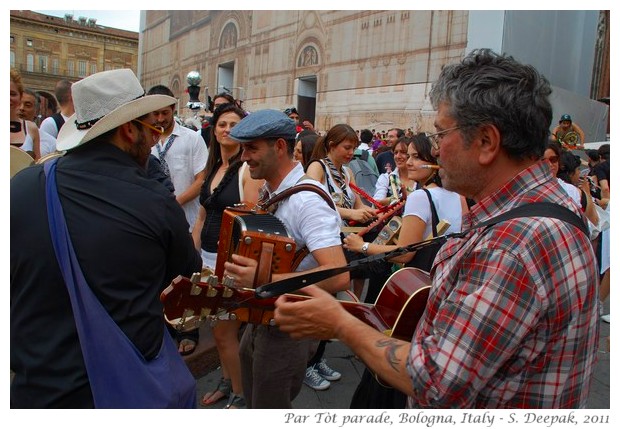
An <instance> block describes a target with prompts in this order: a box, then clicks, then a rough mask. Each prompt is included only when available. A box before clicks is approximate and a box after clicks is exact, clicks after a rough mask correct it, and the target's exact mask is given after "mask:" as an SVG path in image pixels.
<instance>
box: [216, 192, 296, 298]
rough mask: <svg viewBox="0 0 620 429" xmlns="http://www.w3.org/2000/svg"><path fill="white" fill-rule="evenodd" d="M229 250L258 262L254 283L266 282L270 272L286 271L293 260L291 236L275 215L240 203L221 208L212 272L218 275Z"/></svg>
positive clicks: (289, 269) (291, 266) (227, 259)
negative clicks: (215, 257)
mask: <svg viewBox="0 0 620 429" xmlns="http://www.w3.org/2000/svg"><path fill="white" fill-rule="evenodd" d="M233 254H237V255H242V256H246V257H248V258H252V259H254V260H256V261H257V262H258V267H257V269H256V276H255V277H254V285H253V286H254V287H257V286H260V285H263V284H266V283H269V281H270V279H271V274H272V273H289V272H291V271H292V268H293V263H294V260H295V240H293V238H292V237H291V236H290V235H289V233H288V231H287V230H286V227H285V226H284V224H283V223H282V221H280V219H278V218H277V217H276V216H274V215H272V214H270V213H268V212H265V211H262V210H260V209H258V208H257V207H256V206H249V205H247V204H246V203H241V204H238V205H235V206H233V207H228V208H227V209H226V210H224V214H223V216H222V226H221V229H220V237H219V241H218V247H217V263H216V266H215V275H216V276H217V277H218V279H220V280H221V279H222V278H223V275H224V262H226V261H231V256H232V255H233Z"/></svg>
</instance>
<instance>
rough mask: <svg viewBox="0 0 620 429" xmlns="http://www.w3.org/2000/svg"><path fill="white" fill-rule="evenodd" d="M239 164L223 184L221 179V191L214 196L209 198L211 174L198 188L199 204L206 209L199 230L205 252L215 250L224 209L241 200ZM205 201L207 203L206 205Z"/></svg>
mask: <svg viewBox="0 0 620 429" xmlns="http://www.w3.org/2000/svg"><path fill="white" fill-rule="evenodd" d="M239 166H240V164H237V165H236V167H237V171H236V172H235V173H234V175H233V176H232V177H231V178H230V180H227V181H226V183H225V184H224V179H222V181H221V182H220V184H219V185H218V186H222V185H223V186H224V187H223V188H222V189H221V191H219V190H218V191H217V195H215V197H213V198H210V197H211V182H212V181H213V175H211V177H209V178H207V180H205V182H204V184H203V185H202V189H201V190H200V204H201V205H202V206H203V207H204V208H205V210H206V211H207V217H206V219H205V223H204V225H203V227H202V231H201V232H200V242H201V247H202V249H203V250H204V251H206V252H210V253H216V252H217V241H218V240H219V238H220V226H221V224H222V215H223V214H224V209H226V207H230V206H232V205H234V204H237V203H239V202H240V200H241V196H240V195H239V169H238V167H239ZM216 189H217V188H216ZM205 203H206V204H207V205H206V206H205Z"/></svg>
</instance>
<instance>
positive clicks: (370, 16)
mask: <svg viewBox="0 0 620 429" xmlns="http://www.w3.org/2000/svg"><path fill="white" fill-rule="evenodd" d="M143 19H144V21H143V27H142V28H141V33H142V42H141V43H142V44H141V47H140V62H141V64H140V67H139V68H140V73H141V80H142V82H143V85H144V87H145V89H148V88H150V87H151V86H153V85H156V84H163V85H166V86H169V87H170V88H171V89H172V91H173V92H174V94H175V96H177V97H178V98H179V112H180V116H189V115H191V114H192V112H191V111H189V109H187V108H186V107H185V106H186V104H187V102H188V101H189V95H188V94H187V93H186V91H185V88H186V87H187V83H186V81H185V78H186V76H187V74H188V73H189V72H190V71H193V70H196V71H198V72H199V73H200V74H201V76H202V83H201V86H202V87H203V91H202V92H201V100H202V101H205V91H204V87H207V88H208V92H209V95H214V94H216V93H218V92H221V91H223V90H225V89H227V90H229V91H230V92H232V93H233V95H234V96H235V97H236V98H239V99H241V100H243V102H244V107H245V108H246V109H247V110H249V111H252V110H258V109H263V108H275V109H279V110H284V109H285V108H286V107H290V106H296V107H297V108H298V110H299V113H300V116H301V118H302V119H309V120H311V121H313V122H314V124H315V126H316V127H317V128H318V129H319V130H327V129H329V128H330V127H331V126H333V125H335V124H337V123H341V122H346V123H348V124H350V125H351V126H352V127H353V128H355V129H361V128H369V129H375V130H376V131H387V130H388V129H389V128H393V127H399V128H403V129H407V128H412V130H413V131H429V130H432V129H433V127H432V118H433V112H431V107H430V105H429V101H428V97H427V94H428V92H429V90H430V85H431V83H432V82H433V81H434V80H435V79H436V77H437V76H438V74H439V72H440V70H441V67H442V66H443V65H444V64H446V63H450V62H455V61H458V60H459V59H460V58H461V57H462V56H463V54H464V51H465V48H466V45H467V30H468V29H467V22H468V12H467V11H405V10H403V11H397V10H390V11H312V10H306V11H278V10H261V11H143Z"/></svg>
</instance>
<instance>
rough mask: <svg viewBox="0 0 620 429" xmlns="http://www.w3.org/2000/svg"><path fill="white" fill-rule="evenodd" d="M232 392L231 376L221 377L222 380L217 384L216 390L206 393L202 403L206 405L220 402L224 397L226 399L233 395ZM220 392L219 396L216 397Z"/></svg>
mask: <svg viewBox="0 0 620 429" xmlns="http://www.w3.org/2000/svg"><path fill="white" fill-rule="evenodd" d="M231 392H232V382H231V381H230V378H227V379H225V378H223V377H222V378H220V381H219V382H218V383H217V386H215V390H213V391H212V392H207V393H205V394H204V396H203V397H202V399H201V400H200V405H202V406H204V407H208V406H209V405H213V404H215V403H216V402H219V401H221V400H222V399H226V398H228V397H229V396H231V395H230V394H231ZM218 394H219V396H217V397H215V396H216V395H218Z"/></svg>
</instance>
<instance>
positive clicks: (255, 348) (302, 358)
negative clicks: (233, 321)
mask: <svg viewBox="0 0 620 429" xmlns="http://www.w3.org/2000/svg"><path fill="white" fill-rule="evenodd" d="M317 345H318V341H314V340H293V339H291V337H290V336H289V335H288V334H286V333H284V332H281V331H280V330H279V329H278V328H277V327H273V326H257V325H252V324H248V325H247V326H246V328H245V331H244V332H243V336H242V337H241V342H240V345H239V357H240V360H241V379H242V383H243V395H244V396H245V401H246V403H247V407H248V408H271V409H273V408H292V407H293V405H292V401H293V399H295V398H296V397H297V395H298V394H299V391H300V390H301V386H302V383H303V380H304V377H305V375H306V366H307V363H308V359H309V358H310V357H311V356H312V354H313V353H314V351H315V350H316V346H317Z"/></svg>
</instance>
